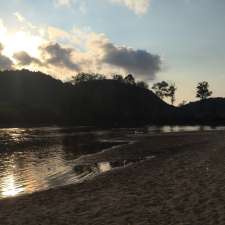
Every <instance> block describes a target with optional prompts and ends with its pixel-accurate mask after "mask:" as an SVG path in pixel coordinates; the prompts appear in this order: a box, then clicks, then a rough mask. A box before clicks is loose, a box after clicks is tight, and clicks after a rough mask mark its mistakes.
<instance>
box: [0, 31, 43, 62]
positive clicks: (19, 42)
mask: <svg viewBox="0 0 225 225" xmlns="http://www.w3.org/2000/svg"><path fill="white" fill-rule="evenodd" d="M1 36H2V37H1V40H0V41H2V43H3V45H4V51H3V53H4V54H5V55H6V56H8V57H10V58H12V57H13V54H14V53H16V52H20V51H25V52H27V53H28V54H29V55H31V56H33V57H38V55H39V51H38V48H39V46H40V45H41V43H42V42H43V40H42V38H41V37H39V36H35V35H32V34H30V33H28V32H25V31H17V32H15V33H14V34H10V35H8V34H7V33H6V32H4V33H2V34H1Z"/></svg>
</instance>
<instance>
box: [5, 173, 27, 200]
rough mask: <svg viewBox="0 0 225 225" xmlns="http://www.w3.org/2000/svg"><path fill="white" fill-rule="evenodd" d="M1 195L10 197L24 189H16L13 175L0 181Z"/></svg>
mask: <svg viewBox="0 0 225 225" xmlns="http://www.w3.org/2000/svg"><path fill="white" fill-rule="evenodd" d="M1 186H2V187H1V188H2V190H1V193H2V196H3V197H12V196H16V195H18V194H19V193H20V192H23V191H24V188H22V187H17V185H16V183H15V177H14V175H13V174H11V175H8V176H6V177H4V178H3V179H2V181H1Z"/></svg>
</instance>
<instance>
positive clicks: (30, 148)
mask: <svg viewBox="0 0 225 225" xmlns="http://www.w3.org/2000/svg"><path fill="white" fill-rule="evenodd" d="M212 129H225V128H224V127H219V128H210V127H199V126H195V127H190V126H188V127H178V126H176V127H168V126H167V127H146V128H139V129H108V130H100V129H98V130H96V129H94V128H87V127H79V128H59V127H43V128H29V129H25V128H24V129H23V128H9V129H0V198H5V197H10V196H16V195H20V194H25V193H31V192H35V191H39V190H44V189H48V188H53V187H57V186H62V185H67V184H71V183H77V182H81V181H83V180H85V179H88V178H90V177H93V176H95V175H97V174H99V173H102V172H105V171H108V170H111V169H112V168H114V167H121V166H125V165H127V164H129V163H132V162H129V161H123V162H114V163H111V162H99V163H97V164H95V165H85V166H80V165H79V166H78V165H76V164H75V160H76V161H77V159H78V158H79V157H80V156H82V155H85V154H95V153H96V152H99V151H102V150H103V149H107V148H110V147H112V146H114V145H119V144H122V143H125V142H126V141H127V140H129V138H130V137H131V136H132V135H133V136H135V135H142V134H145V133H160V132H181V131H197V130H212Z"/></svg>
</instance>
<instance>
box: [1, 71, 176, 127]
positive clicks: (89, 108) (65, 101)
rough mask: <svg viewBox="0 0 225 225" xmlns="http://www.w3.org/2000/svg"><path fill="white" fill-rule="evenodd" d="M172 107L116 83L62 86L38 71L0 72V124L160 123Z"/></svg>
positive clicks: (113, 81) (137, 88)
mask: <svg viewBox="0 0 225 225" xmlns="http://www.w3.org/2000/svg"><path fill="white" fill-rule="evenodd" d="M173 110H174V108H173V107H171V106H169V105H168V104H166V103H165V102H163V101H162V100H161V99H159V98H158V97H157V96H156V95H155V94H153V92H151V91H149V90H147V89H144V88H140V87H137V86H134V85H129V84H125V83H121V82H119V81H116V80H93V81H89V82H84V83H80V84H78V85H72V84H66V83H63V82H61V81H59V80H56V79H54V78H52V77H51V76H48V75H46V74H43V73H40V72H30V71H27V70H21V71H4V72H0V124H1V125H2V126H4V125H18V124H22V125H34V124H74V125H116V126H120V125H131V126H133V125H139V124H146V123H159V122H160V123H166V122H168V121H170V120H171V115H172V112H173Z"/></svg>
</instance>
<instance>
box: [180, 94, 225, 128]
mask: <svg viewBox="0 0 225 225" xmlns="http://www.w3.org/2000/svg"><path fill="white" fill-rule="evenodd" d="M176 119H177V120H180V121H183V122H185V123H197V124H225V98H209V99H205V100H202V101H196V102H191V103H189V104H186V105H184V106H182V107H181V108H180V110H179V117H177V118H176Z"/></svg>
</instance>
